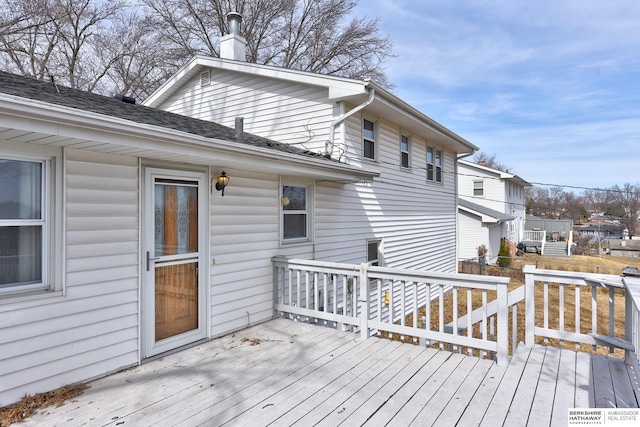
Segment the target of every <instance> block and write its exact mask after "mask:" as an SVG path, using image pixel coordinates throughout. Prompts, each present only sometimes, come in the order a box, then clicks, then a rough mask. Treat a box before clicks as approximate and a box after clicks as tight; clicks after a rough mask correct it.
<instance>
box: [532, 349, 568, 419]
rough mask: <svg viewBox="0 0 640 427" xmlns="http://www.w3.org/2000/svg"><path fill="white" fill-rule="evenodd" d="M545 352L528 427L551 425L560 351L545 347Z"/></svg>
mask: <svg viewBox="0 0 640 427" xmlns="http://www.w3.org/2000/svg"><path fill="white" fill-rule="evenodd" d="M545 350H546V351H545V355H544V362H543V365H542V369H541V371H540V380H539V381H538V387H537V388H536V390H535V394H534V397H533V404H532V405H531V411H530V413H529V418H528V423H527V424H528V425H549V424H550V423H551V415H552V414H553V404H554V401H555V394H556V384H557V383H558V375H559V369H560V368H559V367H560V355H561V350H560V349H558V348H554V347H547V348H546V349H545Z"/></svg>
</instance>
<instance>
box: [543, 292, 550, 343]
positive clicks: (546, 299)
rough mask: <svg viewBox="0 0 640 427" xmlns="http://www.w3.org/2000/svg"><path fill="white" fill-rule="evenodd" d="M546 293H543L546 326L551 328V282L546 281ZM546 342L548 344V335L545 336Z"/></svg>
mask: <svg viewBox="0 0 640 427" xmlns="http://www.w3.org/2000/svg"><path fill="white" fill-rule="evenodd" d="M543 286H544V295H543V299H544V301H543V305H544V328H545V329H549V283H548V282H544V284H543ZM544 343H545V344H548V343H549V339H548V338H547V337H545V338H544Z"/></svg>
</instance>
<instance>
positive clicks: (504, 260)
mask: <svg viewBox="0 0 640 427" xmlns="http://www.w3.org/2000/svg"><path fill="white" fill-rule="evenodd" d="M498 265H499V266H500V267H511V252H510V251H509V245H507V242H506V241H505V240H504V239H502V240H501V241H500V251H499V252H498Z"/></svg>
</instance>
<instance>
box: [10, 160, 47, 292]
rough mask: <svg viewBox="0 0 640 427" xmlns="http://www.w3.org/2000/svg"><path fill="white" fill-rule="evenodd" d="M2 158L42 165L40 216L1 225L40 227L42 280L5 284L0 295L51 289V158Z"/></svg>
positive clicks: (11, 220) (12, 220)
mask: <svg viewBox="0 0 640 427" xmlns="http://www.w3.org/2000/svg"><path fill="white" fill-rule="evenodd" d="M0 159H2V160H12V161H19V162H30V163H37V164H40V165H41V176H40V195H39V196H40V218H37V219H0V227H30V226H36V227H40V245H41V248H40V251H41V254H40V266H39V267H40V276H41V281H40V282H38V283H29V284H20V283H15V284H5V285H2V286H1V287H0V295H11V294H16V293H24V292H32V291H44V290H50V289H51V279H50V268H49V262H50V261H49V257H50V249H49V247H50V235H51V224H50V212H51V205H50V200H51V199H50V197H51V189H50V181H51V178H50V175H51V168H52V166H51V160H50V159H47V158H43V157H31V156H23V155H13V154H5V153H2V154H0Z"/></svg>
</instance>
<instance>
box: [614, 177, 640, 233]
mask: <svg viewBox="0 0 640 427" xmlns="http://www.w3.org/2000/svg"><path fill="white" fill-rule="evenodd" d="M609 194H610V196H611V201H612V203H613V204H615V205H618V206H619V207H620V208H621V212H620V223H621V224H622V225H623V226H624V227H625V228H626V229H627V230H628V231H629V237H633V236H635V235H636V227H637V225H638V215H639V214H640V184H636V185H632V184H630V183H625V184H623V185H622V186H618V185H614V186H613V187H611V188H610V189H609Z"/></svg>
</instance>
